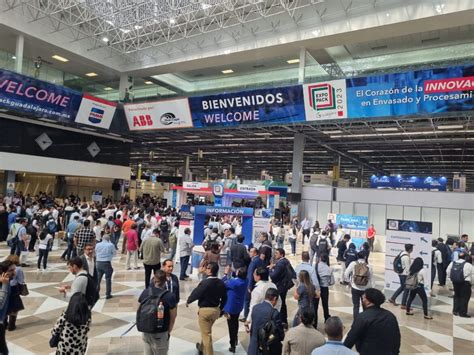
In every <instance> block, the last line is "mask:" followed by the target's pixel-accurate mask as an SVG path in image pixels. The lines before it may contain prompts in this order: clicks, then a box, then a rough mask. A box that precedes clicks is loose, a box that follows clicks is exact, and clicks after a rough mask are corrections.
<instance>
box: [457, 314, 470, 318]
mask: <svg viewBox="0 0 474 355" xmlns="http://www.w3.org/2000/svg"><path fill="white" fill-rule="evenodd" d="M459 317H461V318H471V315H470V314H460V315H459Z"/></svg>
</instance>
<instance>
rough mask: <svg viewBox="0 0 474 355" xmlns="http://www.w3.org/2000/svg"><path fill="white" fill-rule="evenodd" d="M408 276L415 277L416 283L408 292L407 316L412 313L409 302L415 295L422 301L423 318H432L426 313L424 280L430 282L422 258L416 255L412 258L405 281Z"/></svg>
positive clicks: (426, 303) (426, 302) (426, 299)
mask: <svg viewBox="0 0 474 355" xmlns="http://www.w3.org/2000/svg"><path fill="white" fill-rule="evenodd" d="M409 278H415V279H416V280H415V281H416V282H417V284H416V287H415V288H414V289H411V290H410V294H409V296H408V301H407V310H406V314H407V315H408V316H412V315H413V314H414V313H413V312H412V311H411V303H412V302H413V300H414V299H415V297H416V295H418V296H420V298H421V302H422V303H423V313H424V315H425V319H433V317H432V316H430V315H429V314H428V297H427V296H426V291H425V282H428V284H429V282H430V278H429V277H428V276H427V275H426V269H425V268H424V265H423V259H422V258H420V257H418V258H416V259H415V260H413V263H412V264H411V266H410V272H409V274H408V277H407V282H408V279H409Z"/></svg>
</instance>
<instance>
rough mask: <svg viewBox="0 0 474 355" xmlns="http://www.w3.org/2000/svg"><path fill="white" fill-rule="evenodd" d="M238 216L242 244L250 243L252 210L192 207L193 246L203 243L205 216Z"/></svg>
mask: <svg viewBox="0 0 474 355" xmlns="http://www.w3.org/2000/svg"><path fill="white" fill-rule="evenodd" d="M222 215H226V216H239V217H242V235H243V236H244V237H245V240H244V244H246V245H250V244H251V243H252V229H253V208H247V207H245V208H242V207H218V206H199V205H198V206H195V207H194V238H193V239H194V244H196V245H200V244H202V242H203V241H204V222H205V220H206V216H222Z"/></svg>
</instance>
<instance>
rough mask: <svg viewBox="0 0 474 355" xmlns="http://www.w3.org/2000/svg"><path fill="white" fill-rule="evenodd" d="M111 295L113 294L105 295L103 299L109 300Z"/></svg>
mask: <svg viewBox="0 0 474 355" xmlns="http://www.w3.org/2000/svg"><path fill="white" fill-rule="evenodd" d="M113 297H114V296H112V295H108V296H105V299H106V300H110V299H111V298H113Z"/></svg>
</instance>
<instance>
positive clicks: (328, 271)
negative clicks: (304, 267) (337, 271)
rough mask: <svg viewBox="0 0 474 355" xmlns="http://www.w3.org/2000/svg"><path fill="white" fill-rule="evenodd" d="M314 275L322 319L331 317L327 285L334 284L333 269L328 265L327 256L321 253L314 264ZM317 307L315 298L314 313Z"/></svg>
mask: <svg viewBox="0 0 474 355" xmlns="http://www.w3.org/2000/svg"><path fill="white" fill-rule="evenodd" d="M316 276H317V278H318V281H319V286H320V290H321V291H320V292H321V297H320V298H321V303H322V305H323V313H324V321H327V320H328V318H330V317H331V315H330V314H329V286H332V285H334V270H333V269H332V268H331V267H330V266H329V256H328V255H327V254H323V255H321V257H320V259H319V262H318V263H317V264H316ZM318 308H319V298H317V299H316V310H315V311H316V313H317V312H318Z"/></svg>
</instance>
